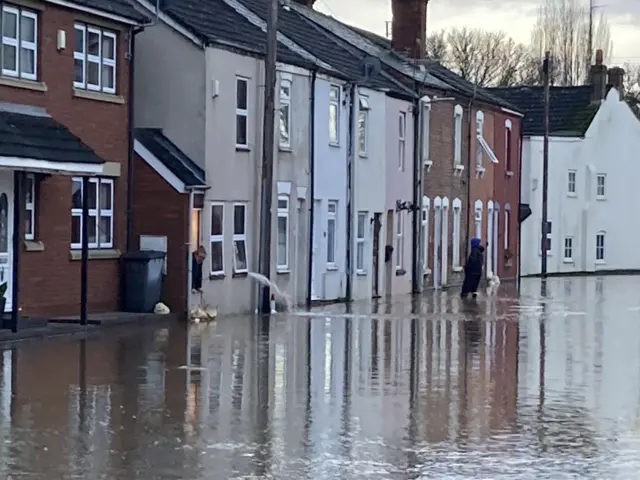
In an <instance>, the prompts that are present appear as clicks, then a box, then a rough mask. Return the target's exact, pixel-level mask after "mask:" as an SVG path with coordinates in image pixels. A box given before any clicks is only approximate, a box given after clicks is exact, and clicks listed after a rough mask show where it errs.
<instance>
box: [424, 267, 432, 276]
mask: <svg viewBox="0 0 640 480" xmlns="http://www.w3.org/2000/svg"><path fill="white" fill-rule="evenodd" d="M422 274H423V275H431V269H430V268H425V269H424V270H423V271H422Z"/></svg>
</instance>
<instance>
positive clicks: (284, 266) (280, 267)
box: [276, 195, 291, 272]
mask: <svg viewBox="0 0 640 480" xmlns="http://www.w3.org/2000/svg"><path fill="white" fill-rule="evenodd" d="M280 202H286V207H280ZM277 206H278V223H279V222H280V220H279V219H280V218H284V219H285V220H286V224H285V225H286V228H285V249H284V250H285V259H284V263H281V262H280V259H279V258H278V251H277V250H276V271H278V272H286V271H288V270H289V256H290V254H289V250H290V248H289V234H290V228H291V227H290V223H289V222H290V216H289V208H290V202H289V196H288V195H278V205H277ZM276 235H277V237H276V249H277V248H278V245H279V243H280V238H279V235H280V229H279V228H278V227H277V226H276Z"/></svg>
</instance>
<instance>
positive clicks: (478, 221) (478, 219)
mask: <svg viewBox="0 0 640 480" xmlns="http://www.w3.org/2000/svg"><path fill="white" fill-rule="evenodd" d="M473 218H474V223H475V227H476V228H475V230H476V233H475V235H474V236H475V237H476V238H482V200H476V203H475V213H474V217H473Z"/></svg>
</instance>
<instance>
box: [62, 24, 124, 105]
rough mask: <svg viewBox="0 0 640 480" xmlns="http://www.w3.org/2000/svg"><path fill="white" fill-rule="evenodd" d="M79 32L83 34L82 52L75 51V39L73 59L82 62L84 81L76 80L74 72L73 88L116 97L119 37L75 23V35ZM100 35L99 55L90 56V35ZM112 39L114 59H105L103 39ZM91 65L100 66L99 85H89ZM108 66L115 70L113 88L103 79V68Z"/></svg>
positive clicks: (113, 33)
mask: <svg viewBox="0 0 640 480" xmlns="http://www.w3.org/2000/svg"><path fill="white" fill-rule="evenodd" d="M76 31H77V32H81V33H82V50H83V51H82V52H77V51H76V50H75V38H74V50H73V58H74V60H80V61H81V62H82V81H81V82H78V81H76V80H75V72H74V80H73V86H74V87H76V88H83V89H87V90H91V91H93V92H102V93H108V94H111V95H114V94H115V93H116V84H117V80H118V74H117V71H116V70H117V63H118V62H117V60H118V37H117V35H116V33H115V32H113V31H109V30H105V29H103V28H100V27H94V26H91V25H86V24H83V23H75V24H74V25H73V33H74V35H75V34H76ZM90 33H92V34H96V35H98V55H89V52H88V48H89V46H88V37H89V34H90ZM105 37H106V38H110V39H111V40H112V41H113V58H104V55H103V54H104V52H103V48H102V47H103V45H102V42H103V38H105ZM89 63H95V64H97V65H98V83H89V78H88V70H89V69H88V68H87V65H88V64H89ZM104 66H108V67H111V68H112V69H113V79H112V80H113V87H106V86H104V79H103V76H102V74H103V67H104Z"/></svg>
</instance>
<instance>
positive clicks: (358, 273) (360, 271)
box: [356, 270, 367, 277]
mask: <svg viewBox="0 0 640 480" xmlns="http://www.w3.org/2000/svg"><path fill="white" fill-rule="evenodd" d="M356 275H358V276H359V277H366V276H367V272H366V270H356Z"/></svg>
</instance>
